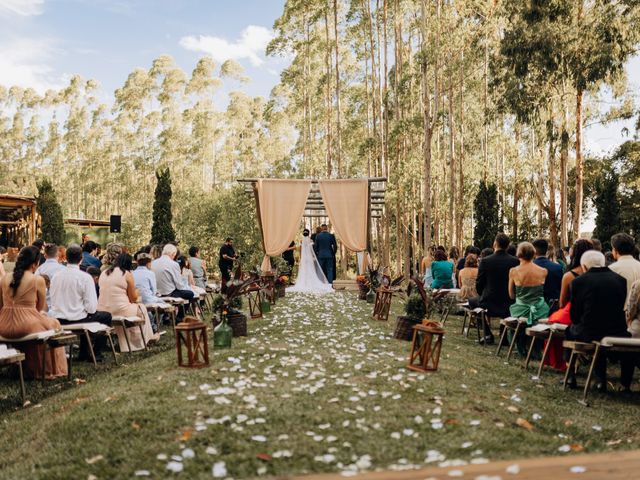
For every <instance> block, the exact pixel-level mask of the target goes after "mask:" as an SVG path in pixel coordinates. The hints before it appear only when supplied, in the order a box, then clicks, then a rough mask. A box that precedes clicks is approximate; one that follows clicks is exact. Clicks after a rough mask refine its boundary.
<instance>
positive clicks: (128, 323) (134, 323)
mask: <svg viewBox="0 0 640 480" xmlns="http://www.w3.org/2000/svg"><path fill="white" fill-rule="evenodd" d="M144 322H145V320H144V319H143V318H140V317H113V318H112V319H111V325H112V326H114V327H122V331H123V332H124V339H125V342H127V348H128V349H129V353H131V352H132V350H131V343H130V342H129V333H128V332H127V328H134V327H138V328H139V329H140V335H141V336H142V343H143V345H144V349H145V350H148V349H149V348H148V347H147V340H146V339H145V338H144V328H143V325H144Z"/></svg>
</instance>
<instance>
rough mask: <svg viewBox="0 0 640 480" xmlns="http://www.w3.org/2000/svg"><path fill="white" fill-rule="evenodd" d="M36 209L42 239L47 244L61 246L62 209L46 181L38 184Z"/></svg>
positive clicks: (62, 237)
mask: <svg viewBox="0 0 640 480" xmlns="http://www.w3.org/2000/svg"><path fill="white" fill-rule="evenodd" d="M36 209H37V211H38V214H39V215H40V222H41V223H40V228H41V230H42V239H43V240H44V241H45V242H48V243H55V244H57V245H63V244H64V241H65V231H64V218H63V217H62V208H61V207H60V204H59V203H58V200H57V198H56V192H55V190H54V189H53V186H52V185H51V182H50V181H49V180H48V179H46V178H45V179H43V180H42V182H40V183H38V196H37V197H36Z"/></svg>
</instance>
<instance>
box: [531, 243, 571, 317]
mask: <svg viewBox="0 0 640 480" xmlns="http://www.w3.org/2000/svg"><path fill="white" fill-rule="evenodd" d="M533 248H535V249H536V258H535V259H534V260H533V263H535V264H536V265H538V266H539V267H542V268H544V269H546V270H547V272H548V273H547V279H546V280H545V281H544V299H545V301H546V302H547V304H551V302H552V301H553V300H556V301H557V300H558V299H559V298H560V286H561V284H562V275H564V271H563V270H562V266H561V265H560V264H559V263H555V262H552V261H551V260H549V259H548V258H547V251H548V250H549V242H548V241H547V240H545V239H544V238H538V239H537V240H534V241H533ZM555 307H557V305H556V306H555ZM554 310H555V308H554Z"/></svg>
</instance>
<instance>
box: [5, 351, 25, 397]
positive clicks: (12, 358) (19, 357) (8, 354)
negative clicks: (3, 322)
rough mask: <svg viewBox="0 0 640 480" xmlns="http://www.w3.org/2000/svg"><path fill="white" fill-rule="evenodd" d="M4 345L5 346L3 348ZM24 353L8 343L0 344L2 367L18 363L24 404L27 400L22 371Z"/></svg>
mask: <svg viewBox="0 0 640 480" xmlns="http://www.w3.org/2000/svg"><path fill="white" fill-rule="evenodd" d="M2 347H4V348H2ZM24 358H25V357H24V353H22V352H19V351H18V350H15V349H13V348H7V346H6V345H0V367H8V366H11V365H18V375H19V377H20V394H21V396H22V404H23V405H24V403H25V402H26V401H27V392H26V390H25V388H24V373H23V371H22V362H23V361H24Z"/></svg>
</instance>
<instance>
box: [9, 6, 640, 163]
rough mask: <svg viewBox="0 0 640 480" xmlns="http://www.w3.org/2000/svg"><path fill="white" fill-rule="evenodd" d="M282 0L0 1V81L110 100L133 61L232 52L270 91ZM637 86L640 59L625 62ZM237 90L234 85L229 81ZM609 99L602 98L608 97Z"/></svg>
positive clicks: (183, 62) (279, 62) (607, 139)
mask: <svg viewBox="0 0 640 480" xmlns="http://www.w3.org/2000/svg"><path fill="white" fill-rule="evenodd" d="M283 4H284V0H235V1H234V0H0V84H4V85H12V84H18V85H21V86H29V87H34V88H36V89H37V90H39V91H44V90H45V89H46V88H48V87H56V86H61V85H63V84H64V83H65V81H66V79H67V78H68V77H69V76H70V75H71V74H75V73H78V74H80V75H82V76H83V77H85V78H93V79H96V80H98V81H99V83H100V84H101V87H102V92H103V93H102V97H103V98H104V99H108V96H109V95H111V94H112V93H113V91H114V89H116V88H117V87H119V86H121V85H122V84H123V83H124V81H125V80H126V77H127V75H128V74H129V73H130V72H131V71H133V70H134V69H135V68H136V67H143V68H148V67H149V66H150V65H151V62H152V61H153V59H154V58H156V57H158V56H159V55H161V54H164V53H167V54H169V55H171V56H173V57H174V58H175V59H176V61H177V63H178V64H179V65H180V66H181V67H182V68H183V69H184V70H185V71H186V72H187V73H190V72H191V70H192V69H193V67H194V66H195V64H196V62H197V61H198V59H199V58H200V57H201V56H203V55H205V54H211V55H212V56H213V57H214V59H215V60H216V61H217V63H218V65H219V64H220V63H222V61H224V60H225V59H227V58H234V59H236V60H237V61H239V62H240V63H241V64H242V65H243V66H244V68H245V69H246V74H247V75H248V76H249V77H250V78H251V82H250V83H249V84H247V85H242V86H241V88H242V90H244V91H245V92H246V93H248V94H250V95H263V96H268V94H269V91H270V90H271V88H272V87H273V86H274V85H275V84H276V83H277V81H278V79H279V72H280V71H281V70H282V68H283V67H284V66H285V65H286V59H282V58H267V57H265V55H264V49H265V47H266V44H267V43H268V41H269V39H270V38H271V36H272V31H271V27H272V26H273V22H274V20H275V19H276V18H277V17H278V16H279V15H280V14H281V12H282V8H283ZM627 70H628V73H629V75H630V79H631V84H630V88H631V89H632V90H633V91H635V92H640V57H635V58H634V59H633V60H632V61H631V62H630V63H629V65H628V68H627ZM234 88H238V86H234ZM606 100H607V99H605V101H606ZM625 126H626V127H628V128H629V129H630V131H631V132H633V128H632V126H633V122H632V121H628V122H619V123H616V124H613V125H608V126H601V125H596V126H594V127H589V128H587V129H585V146H586V150H587V153H589V152H591V153H596V154H598V153H603V152H605V151H608V150H611V149H612V148H614V147H615V146H617V145H619V144H620V143H622V142H623V141H625V140H626V139H627V138H626V137H624V136H623V135H622V133H621V132H622V128H623V127H625Z"/></svg>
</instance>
